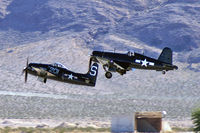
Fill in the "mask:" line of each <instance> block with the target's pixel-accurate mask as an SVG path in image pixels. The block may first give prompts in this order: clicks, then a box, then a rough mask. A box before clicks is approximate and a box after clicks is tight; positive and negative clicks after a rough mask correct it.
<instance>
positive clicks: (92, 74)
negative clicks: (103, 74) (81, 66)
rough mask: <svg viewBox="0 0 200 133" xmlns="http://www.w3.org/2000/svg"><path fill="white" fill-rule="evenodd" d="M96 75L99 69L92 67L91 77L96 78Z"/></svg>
mask: <svg viewBox="0 0 200 133" xmlns="http://www.w3.org/2000/svg"><path fill="white" fill-rule="evenodd" d="M96 74H97V67H96V66H92V67H91V68H90V75H91V76H96Z"/></svg>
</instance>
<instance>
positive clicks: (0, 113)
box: [0, 0, 200, 119]
mask: <svg viewBox="0 0 200 133" xmlns="http://www.w3.org/2000/svg"><path fill="white" fill-rule="evenodd" d="M0 4H2V6H1V9H0V15H1V16H0V44H1V45H0V58H1V60H0V73H1V75H0V79H1V82H0V97H1V100H0V117H1V118H55V119H57V118H60V119H64V118H65V119H68V118H71V119H79V118H80V119H81V118H85V117H93V118H94V119H100V118H101V119H104V118H105V119H109V118H110V117H111V116H112V115H116V114H123V113H132V112H135V111H157V110H161V111H162V110H165V111H167V112H168V116H167V117H168V118H169V119H189V118H190V113H191V110H192V109H193V108H194V107H196V106H198V105H199V101H200V97H199V93H200V88H199V85H200V84H199V80H200V79H199V78H200V77H199V70H200V54H199V53H200V52H199V51H200V47H199V40H200V36H199V31H200V30H199V26H200V25H199V8H200V2H198V1H196V0H190V1H187V0H177V1H173V0H168V1H167V0H153V1H149V0H134V1H132V0H128V1H127V0H126V1H125V0H124V1H106V0H96V1H91V0H85V1H84V2H83V1H81V0H77V1H72V0H42V1H39V0H26V1H24V0H13V1H11V0H3V1H1V3H0ZM166 46H167V47H171V48H172V49H173V50H174V64H176V65H178V66H179V70H177V71H171V72H168V73H167V74H166V75H162V74H161V73H160V72H155V71H143V70H136V71H135V72H128V73H127V74H126V75H124V76H120V75H119V74H117V73H115V74H114V75H113V78H112V79H111V80H107V79H106V78H105V77H104V71H103V69H102V68H101V67H100V70H99V76H98V80H97V85H96V87H94V88H91V87H84V86H76V85H71V84H63V83H60V82H55V81H51V80H47V84H43V83H40V82H38V81H37V80H36V77H33V76H29V77H28V83H27V84H24V83H23V82H24V77H23V76H21V75H20V74H21V71H22V69H23V67H24V66H25V62H26V58H27V57H29V59H30V61H31V62H41V63H53V62H55V61H56V62H57V61H58V62H61V63H63V64H64V65H66V66H67V67H68V68H69V69H70V70H73V71H76V72H81V73H86V72H87V70H88V61H89V56H88V54H89V53H91V52H92V50H114V49H116V51H117V52H126V51H127V50H135V51H136V52H140V53H142V52H144V53H145V55H148V56H151V57H153V58H158V56H159V54H160V52H161V50H162V48H163V47H166ZM15 92H16V93H15ZM26 94H27V96H26ZM6 110H7V111H6Z"/></svg>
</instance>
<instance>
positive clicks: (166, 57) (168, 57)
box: [158, 47, 172, 64]
mask: <svg viewBox="0 0 200 133" xmlns="http://www.w3.org/2000/svg"><path fill="white" fill-rule="evenodd" d="M158 60H159V61H162V62H165V63H168V64H172V50H171V49H170V48H168V47H165V48H164V49H163V51H162V53H161V54H160V56H159V57H158Z"/></svg>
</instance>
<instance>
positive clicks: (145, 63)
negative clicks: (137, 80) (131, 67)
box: [142, 59, 148, 67]
mask: <svg viewBox="0 0 200 133" xmlns="http://www.w3.org/2000/svg"><path fill="white" fill-rule="evenodd" d="M147 63H148V62H147V60H146V59H145V60H143V61H142V66H145V67H147Z"/></svg>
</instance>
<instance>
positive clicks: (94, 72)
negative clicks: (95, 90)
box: [87, 63, 99, 86]
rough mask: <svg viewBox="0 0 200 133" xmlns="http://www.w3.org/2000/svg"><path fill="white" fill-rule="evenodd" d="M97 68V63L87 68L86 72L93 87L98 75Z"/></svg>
mask: <svg viewBox="0 0 200 133" xmlns="http://www.w3.org/2000/svg"><path fill="white" fill-rule="evenodd" d="M98 67H99V66H98V64H97V63H93V64H92V65H91V66H89V71H88V73H87V75H88V76H89V77H90V79H91V84H92V86H95V84H96V79H97V75H98Z"/></svg>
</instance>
